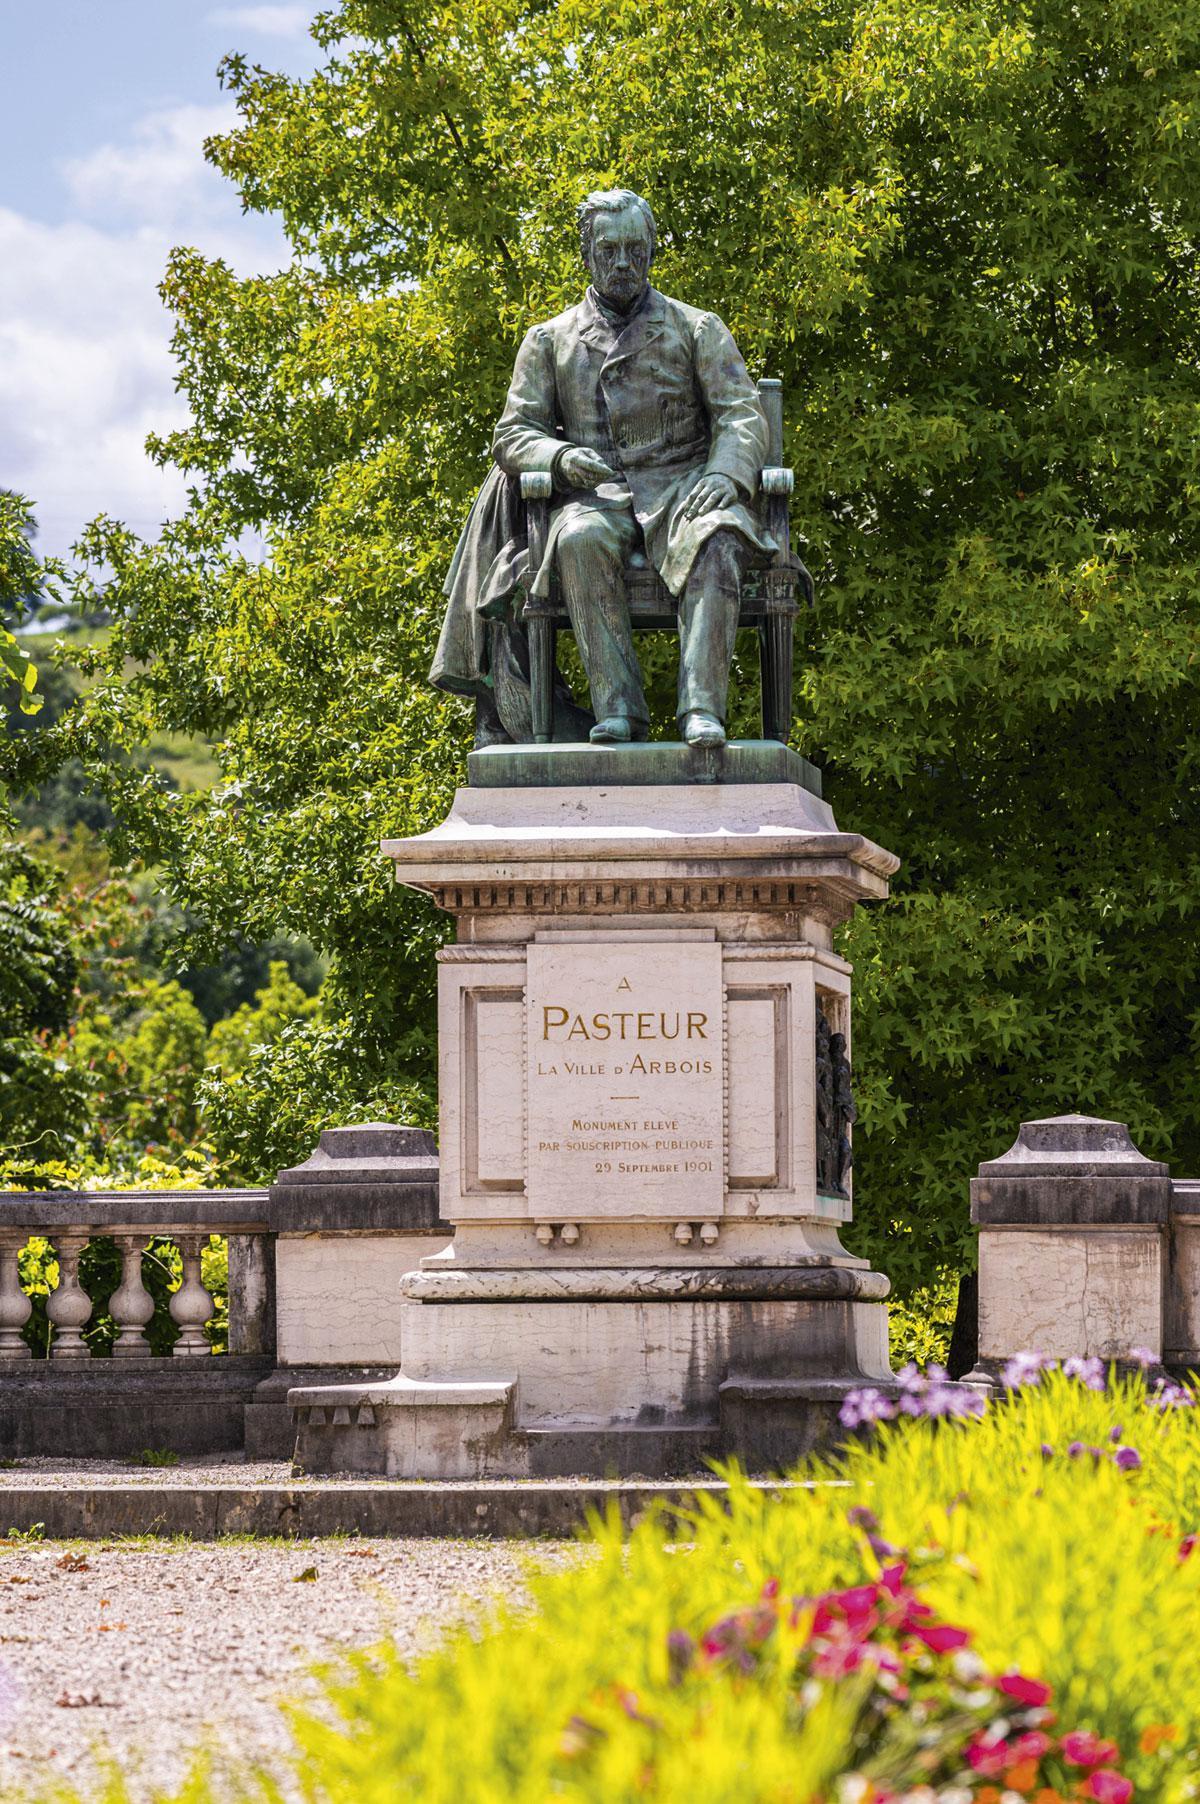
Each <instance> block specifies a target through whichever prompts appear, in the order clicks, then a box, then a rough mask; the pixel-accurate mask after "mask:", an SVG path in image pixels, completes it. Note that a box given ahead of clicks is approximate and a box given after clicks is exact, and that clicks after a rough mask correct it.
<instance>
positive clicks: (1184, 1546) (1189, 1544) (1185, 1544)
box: [1179, 1535, 1196, 1560]
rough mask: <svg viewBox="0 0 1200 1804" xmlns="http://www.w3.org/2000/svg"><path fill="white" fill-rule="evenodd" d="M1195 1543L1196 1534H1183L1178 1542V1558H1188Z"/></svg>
mask: <svg viewBox="0 0 1200 1804" xmlns="http://www.w3.org/2000/svg"><path fill="white" fill-rule="evenodd" d="M1195 1545H1196V1536H1195V1535H1185V1536H1184V1537H1183V1540H1182V1541H1181V1542H1180V1543H1179V1557H1180V1559H1181V1560H1186V1559H1188V1558H1189V1557H1190V1555H1191V1553H1192V1550H1193V1548H1194V1547H1195Z"/></svg>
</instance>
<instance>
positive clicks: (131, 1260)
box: [108, 1234, 154, 1359]
mask: <svg viewBox="0 0 1200 1804" xmlns="http://www.w3.org/2000/svg"><path fill="white" fill-rule="evenodd" d="M145 1244H146V1242H145V1236H144V1235H142V1234H118V1235H117V1245H118V1247H119V1248H120V1249H121V1282H120V1284H119V1285H118V1287H117V1289H116V1290H114V1291H113V1294H112V1296H111V1297H110V1298H109V1299H108V1308H109V1314H110V1315H111V1316H112V1319H113V1321H114V1322H115V1323H116V1324H117V1328H118V1329H119V1333H118V1336H117V1343H116V1345H115V1346H114V1348H113V1358H114V1359H145V1358H147V1357H148V1356H149V1353H150V1347H149V1344H148V1342H147V1340H146V1336H145V1331H146V1328H147V1326H148V1325H149V1323H150V1322H151V1320H152V1319H153V1316H154V1298H153V1297H152V1296H151V1295H150V1292H149V1291H148V1290H147V1289H146V1286H145V1285H144V1284H143V1283H142V1253H143V1251H144V1249H145Z"/></svg>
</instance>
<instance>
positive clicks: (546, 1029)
mask: <svg viewBox="0 0 1200 1804" xmlns="http://www.w3.org/2000/svg"><path fill="white" fill-rule="evenodd" d="M551 1015H557V1016H558V1019H557V1021H551V1019H550V1017H551ZM566 1020H567V1011H566V1009H565V1008H558V1007H557V1006H553V1007H552V1006H551V1005H550V1004H549V1003H547V1005H546V1006H545V1008H543V1010H542V1038H543V1040H548V1039H549V1038H550V1029H551V1028H552V1027H564V1026H565V1025H566Z"/></svg>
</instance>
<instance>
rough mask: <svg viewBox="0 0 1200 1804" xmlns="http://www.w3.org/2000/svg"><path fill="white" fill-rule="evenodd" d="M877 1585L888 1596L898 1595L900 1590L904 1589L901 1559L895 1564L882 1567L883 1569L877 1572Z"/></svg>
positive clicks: (902, 1562)
mask: <svg viewBox="0 0 1200 1804" xmlns="http://www.w3.org/2000/svg"><path fill="white" fill-rule="evenodd" d="M879 1586H880V1589H881V1590H882V1591H886V1592H887V1593H888V1594H889V1596H891V1597H899V1595H900V1593H901V1591H902V1590H903V1589H904V1561H903V1560H901V1561H899V1562H898V1564H897V1565H895V1566H885V1567H884V1569H883V1571H882V1572H881V1573H880V1574H879Z"/></svg>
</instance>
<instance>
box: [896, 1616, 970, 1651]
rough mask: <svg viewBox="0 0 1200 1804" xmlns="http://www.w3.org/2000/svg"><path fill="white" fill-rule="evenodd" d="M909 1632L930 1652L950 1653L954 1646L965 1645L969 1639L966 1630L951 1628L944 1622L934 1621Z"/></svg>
mask: <svg viewBox="0 0 1200 1804" xmlns="http://www.w3.org/2000/svg"><path fill="white" fill-rule="evenodd" d="M910 1633H911V1634H913V1635H915V1636H916V1638H917V1640H918V1641H923V1642H924V1643H925V1646H926V1647H927V1648H928V1649H929V1651H930V1653H931V1654H952V1653H953V1652H954V1651H955V1649H956V1648H960V1647H966V1646H967V1644H968V1642H969V1641H970V1639H971V1636H970V1633H969V1632H968V1630H966V1629H952V1628H951V1627H950V1625H949V1623H946V1622H934V1623H931V1624H930V1625H929V1627H928V1628H925V1627H917V1628H914V1629H912V1630H911V1631H910Z"/></svg>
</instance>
